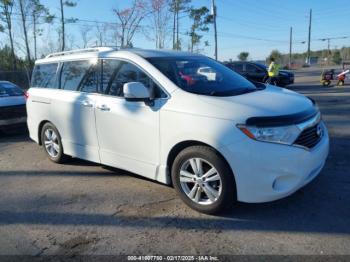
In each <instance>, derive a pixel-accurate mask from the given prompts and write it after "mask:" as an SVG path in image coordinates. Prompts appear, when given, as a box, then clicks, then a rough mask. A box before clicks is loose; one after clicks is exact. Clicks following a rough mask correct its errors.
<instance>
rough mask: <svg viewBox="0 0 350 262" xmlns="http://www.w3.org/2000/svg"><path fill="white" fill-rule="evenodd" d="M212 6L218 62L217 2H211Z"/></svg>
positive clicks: (213, 0)
mask: <svg viewBox="0 0 350 262" xmlns="http://www.w3.org/2000/svg"><path fill="white" fill-rule="evenodd" d="M211 4H212V15H213V22H214V38H215V53H214V56H215V60H218V32H217V28H216V5H215V0H212V1H211Z"/></svg>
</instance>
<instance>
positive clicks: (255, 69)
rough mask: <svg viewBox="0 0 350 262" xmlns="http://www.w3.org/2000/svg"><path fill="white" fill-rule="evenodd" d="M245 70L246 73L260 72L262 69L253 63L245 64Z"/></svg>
mask: <svg viewBox="0 0 350 262" xmlns="http://www.w3.org/2000/svg"><path fill="white" fill-rule="evenodd" d="M246 71H247V72H248V73H261V72H262V70H261V69H259V68H258V67H256V66H255V65H251V64H247V65H246Z"/></svg>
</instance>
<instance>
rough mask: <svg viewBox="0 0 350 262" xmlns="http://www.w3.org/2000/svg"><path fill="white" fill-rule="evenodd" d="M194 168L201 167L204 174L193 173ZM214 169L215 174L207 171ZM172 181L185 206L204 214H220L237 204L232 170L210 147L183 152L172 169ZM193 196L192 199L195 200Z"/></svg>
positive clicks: (193, 148) (193, 147)
mask: <svg viewBox="0 0 350 262" xmlns="http://www.w3.org/2000/svg"><path fill="white" fill-rule="evenodd" d="M198 161H199V162H198ZM198 163H200V164H198ZM193 165H194V166H195V167H198V166H201V167H202V172H200V171H198V172H194V168H193V167H192V166H193ZM212 168H214V170H215V171H216V172H211V174H210V173H209V172H208V171H209V170H213V169H212ZM197 170H198V169H197ZM194 173H197V174H198V176H195V175H194ZM200 174H201V175H202V176H201V175H200ZM171 179H172V182H173V185H174V188H175V190H176V192H177V194H178V195H179V196H180V198H181V199H182V200H183V201H184V202H185V204H187V205H188V206H189V207H191V208H192V209H194V210H197V211H199V212H202V213H206V214H215V213H219V212H221V211H223V210H225V209H226V208H227V207H230V206H232V204H233V203H234V202H235V200H236V185H235V181H234V176H233V173H232V171H231V169H230V167H229V166H228V164H227V163H226V162H225V160H224V159H223V158H222V157H221V156H220V155H219V154H218V153H217V152H216V151H215V150H214V149H212V148H210V147H207V146H191V147H188V148H186V149H184V150H183V151H181V152H180V153H179V154H178V155H177V157H176V158H175V160H174V163H173V165H172V169H171ZM180 179H181V181H180ZM209 180H210V181H209ZM194 181H196V182H194ZM212 190H214V191H212ZM207 192H209V193H210V192H215V194H212V193H210V194H207ZM190 196H193V197H192V199H191V197H190ZM209 196H210V197H209Z"/></svg>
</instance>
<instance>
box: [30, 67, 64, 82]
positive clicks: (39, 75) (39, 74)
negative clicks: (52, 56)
mask: <svg viewBox="0 0 350 262" xmlns="http://www.w3.org/2000/svg"><path fill="white" fill-rule="evenodd" d="M57 67H58V64H57V63H55V64H42V65H36V66H35V68H34V71H33V77H32V87H40V88H57V85H56V72H57Z"/></svg>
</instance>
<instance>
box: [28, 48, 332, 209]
mask: <svg viewBox="0 0 350 262" xmlns="http://www.w3.org/2000/svg"><path fill="white" fill-rule="evenodd" d="M213 76H215V77H213ZM28 95H29V97H28V100H27V112H28V127H29V132H30V137H31V138H32V139H33V140H34V141H36V142H37V143H38V144H40V145H42V146H43V148H44V149H45V152H46V153H47V155H48V157H49V158H50V159H51V160H52V161H54V162H57V163H61V162H63V161H64V160H66V158H67V156H73V157H77V158H81V159H86V160H89V161H93V162H96V163H101V164H104V165H109V166H113V167H117V168H121V169H125V170H128V171H131V172H134V173H137V174H139V175H141V176H145V177H148V178H151V179H154V180H157V181H159V182H162V183H166V184H172V185H173V186H174V187H175V189H176V191H177V192H178V194H179V196H180V197H181V198H182V200H183V201H184V202H185V203H186V204H187V205H189V206H190V207H192V208H194V209H196V210H198V211H201V212H205V213H215V212H218V211H220V210H222V209H223V208H224V207H226V206H228V205H229V204H230V203H232V202H233V201H234V200H235V199H237V200H238V201H242V202H250V203H252V202H255V203H256V202H266V201H272V200H276V199H279V198H283V197H285V196H288V195H290V194H292V193H293V192H295V191H296V190H298V189H299V188H301V187H303V186H304V185H305V184H307V183H308V182H310V181H311V180H312V179H313V178H315V177H316V176H317V175H318V174H319V173H320V171H321V169H322V167H323V166H324V164H325V161H326V158H327V155H328V147H329V138H328V134H327V129H326V127H325V125H324V123H323V122H322V120H321V116H320V112H319V110H318V108H317V107H316V105H315V103H314V102H313V101H311V100H310V99H308V98H306V97H304V96H302V95H300V94H297V93H294V92H292V91H288V90H285V89H282V88H279V87H275V86H265V85H263V84H259V83H252V82H249V81H248V80H246V79H245V78H243V77H242V76H240V75H238V74H236V73H235V72H233V71H232V70H230V69H229V68H227V67H225V66H224V65H222V64H220V63H218V62H216V61H214V60H212V59H210V58H208V57H205V56H202V55H197V54H192V53H184V52H173V51H152V50H141V49H130V50H119V51H118V50H115V49H113V48H93V49H85V50H77V51H68V52H62V53H56V54H52V55H49V56H47V57H46V58H44V59H42V60H38V61H36V64H35V69H34V72H33V76H32V84H31V88H30V89H29V91H28Z"/></svg>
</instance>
